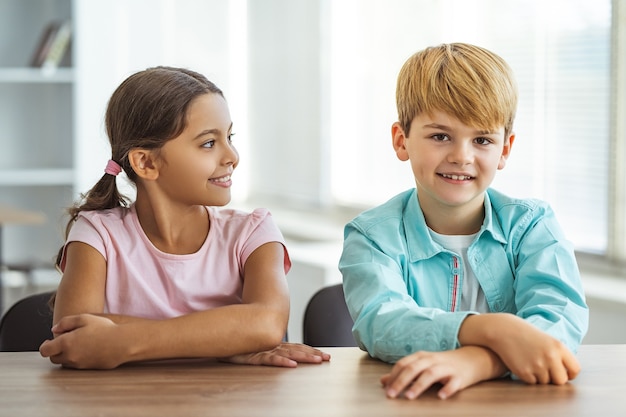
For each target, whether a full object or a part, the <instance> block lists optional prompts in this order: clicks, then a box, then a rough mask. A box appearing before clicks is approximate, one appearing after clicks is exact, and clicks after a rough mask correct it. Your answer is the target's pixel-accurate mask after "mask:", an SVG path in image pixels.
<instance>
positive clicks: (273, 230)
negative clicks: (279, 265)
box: [237, 209, 291, 274]
mask: <svg viewBox="0 0 626 417" xmlns="http://www.w3.org/2000/svg"><path fill="white" fill-rule="evenodd" d="M249 217H250V219H249V221H247V222H246V224H245V226H244V228H243V230H241V231H238V232H237V233H239V234H240V235H245V236H247V237H246V238H245V239H244V241H243V244H242V248H241V258H240V259H241V265H240V269H241V270H242V271H243V266H244V265H245V263H246V260H247V259H248V257H249V256H250V254H252V252H254V251H255V250H256V249H257V248H259V247H260V246H262V245H264V244H265V243H269V242H278V243H280V244H281V245H282V246H283V250H284V261H283V268H284V271H285V274H286V273H288V272H289V270H290V269H291V259H290V257H289V252H288V251H287V246H286V244H285V238H284V237H283V234H282V232H281V231H280V229H279V228H278V226H277V225H276V222H274V219H273V217H272V215H271V213H270V212H269V211H268V210H266V209H255V210H254V211H253V212H252V213H251V214H250V216H249Z"/></svg>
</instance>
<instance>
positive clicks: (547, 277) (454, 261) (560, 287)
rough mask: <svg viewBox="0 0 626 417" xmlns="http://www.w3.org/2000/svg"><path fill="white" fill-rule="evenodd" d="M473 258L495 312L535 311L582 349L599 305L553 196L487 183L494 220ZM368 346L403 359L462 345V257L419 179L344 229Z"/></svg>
mask: <svg viewBox="0 0 626 417" xmlns="http://www.w3.org/2000/svg"><path fill="white" fill-rule="evenodd" d="M467 255H468V256H467V259H468V262H469V267H470V268H471V269H472V271H473V272H474V274H475V275H476V278H477V279H478V282H479V283H480V286H481V287H482V289H483V292H484V294H485V298H486V301H487V304H488V306H489V310H490V312H507V313H513V314H516V315H517V316H519V317H521V318H523V319H525V320H527V321H528V322H530V323H532V324H533V325H535V326H537V327H538V328H539V329H541V330H543V331H545V332H546V333H548V334H550V335H551V336H553V337H554V338H556V339H558V340H560V341H561V342H563V343H564V344H565V345H566V346H567V347H568V348H569V349H570V350H571V351H573V352H576V350H577V348H578V346H579V344H580V342H581V340H582V338H583V336H584V335H585V333H586V332H587V327H588V323H589V310H588V308H587V305H586V303H585V296H584V292H583V288H582V283H581V279H580V273H579V271H578V266H577V264H576V258H575V256H574V250H573V247H572V245H571V244H570V242H568V241H567V240H566V239H565V237H564V235H563V231H562V230H561V227H560V226H559V224H558V222H557V220H556V218H555V216H554V212H553V211H552V209H551V208H550V206H549V205H548V204H547V203H545V202H542V201H539V200H530V199H526V200H519V199H513V198H510V197H507V196H505V195H503V194H501V193H499V192H497V191H495V190H493V189H489V190H487V191H486V192H485V220H484V223H483V225H482V227H481V229H480V231H479V232H478V234H477V235H476V238H475V239H474V241H473V242H472V244H471V245H470V247H469V248H468V252H467ZM339 269H340V271H341V273H342V274H343V285H344V291H345V296H346V302H347V304H348V309H349V310H350V314H351V315H352V318H353V319H354V327H353V334H354V337H355V339H356V340H357V342H358V343H359V346H360V347H361V349H364V350H367V352H368V353H369V354H370V355H372V356H374V357H377V358H379V359H382V360H384V361H387V362H395V361H397V360H398V359H400V358H402V357H404V356H406V355H408V354H410V353H413V352H416V351H419V350H426V351H443V350H450V349H456V348H458V347H459V346H460V345H459V341H458V332H459V328H460V326H461V323H462V322H463V320H464V319H465V317H466V316H467V315H468V314H474V313H476V312H470V311H459V310H458V306H459V305H460V302H461V293H462V289H463V265H462V259H461V258H460V257H459V256H458V255H456V254H455V253H453V252H450V251H447V250H446V249H444V248H443V247H442V246H440V245H439V244H437V243H435V242H434V241H433V240H432V238H431V236H430V234H429V232H428V226H427V225H426V222H425V220H424V214H423V213H422V210H421V208H420V206H419V203H418V200H417V192H416V190H415V189H411V190H408V191H405V192H403V193H401V194H399V195H397V196H395V197H394V198H392V199H391V200H389V201H388V202H386V203H385V204H383V205H381V206H378V207H375V208H373V209H370V210H368V211H365V212H364V213H362V214H360V215H359V216H358V217H356V218H355V219H354V220H352V221H351V222H350V223H348V224H347V225H346V227H345V230H344V245H343V253H342V255H341V259H340V261H339Z"/></svg>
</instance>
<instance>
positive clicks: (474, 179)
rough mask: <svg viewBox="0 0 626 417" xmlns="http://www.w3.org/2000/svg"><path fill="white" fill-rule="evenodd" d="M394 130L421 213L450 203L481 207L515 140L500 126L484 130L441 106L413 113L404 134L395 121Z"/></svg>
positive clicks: (395, 143)
mask: <svg viewBox="0 0 626 417" xmlns="http://www.w3.org/2000/svg"><path fill="white" fill-rule="evenodd" d="M392 135H393V146H394V149H395V150H396V155H397V156H398V158H399V159H400V160H402V161H406V160H410V161H411V168H412V170H413V175H414V176H415V184H416V187H417V190H418V195H419V200H420V205H421V206H422V209H423V210H425V213H426V210H447V209H451V208H454V209H460V210H463V212H462V213H459V214H464V215H471V214H472V213H474V214H475V213H478V211H482V209H483V208H482V207H483V202H484V191H485V190H486V189H487V187H489V185H490V184H491V182H492V181H493V178H494V177H495V174H496V170H498V169H502V168H504V165H505V162H506V160H507V158H508V156H509V153H510V151H511V145H512V143H513V139H514V136H513V135H510V136H509V137H507V138H505V137H504V126H502V127H500V128H499V129H497V130H494V131H484V130H481V129H478V128H475V127H472V126H468V125H466V124H464V123H462V122H461V121H460V120H459V119H457V118H456V117H454V116H451V115H449V114H447V113H444V112H441V111H435V112H434V113H433V114H431V115H428V114H420V115H418V116H416V117H415V118H414V119H413V122H412V123H411V129H410V134H409V136H408V137H407V136H406V135H405V132H404V130H403V129H402V127H401V126H400V124H399V123H395V124H394V125H393V127H392ZM431 212H432V211H431ZM435 212H436V211H435Z"/></svg>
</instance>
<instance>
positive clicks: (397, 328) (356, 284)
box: [339, 222, 473, 363]
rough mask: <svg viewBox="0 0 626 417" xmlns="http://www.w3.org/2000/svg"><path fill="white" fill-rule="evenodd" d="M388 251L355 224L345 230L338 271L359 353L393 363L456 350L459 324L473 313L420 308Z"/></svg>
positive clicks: (400, 255)
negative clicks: (416, 354) (418, 354)
mask: <svg viewBox="0 0 626 417" xmlns="http://www.w3.org/2000/svg"><path fill="white" fill-rule="evenodd" d="M391 252H392V251H391V250H388V253H389V254H388V253H385V251H383V250H382V249H381V245H380V242H376V241H375V240H373V239H372V238H370V237H368V236H367V234H366V233H365V232H364V231H362V230H361V229H360V228H359V227H358V225H357V224H355V223H354V222H352V223H349V224H348V225H347V226H346V228H345V231H344V246H343V253H342V255H341V259H340V261H339V269H340V271H341V273H342V275H343V285H344V292H345V296H346V303H347V305H348V309H349V311H350V314H351V316H352V318H353V320H354V327H353V334H354V337H355V339H356V341H357V342H358V343H359V346H360V347H361V349H363V350H366V351H367V352H368V353H369V354H370V355H371V356H373V357H376V358H379V359H381V360H383V361H386V362H391V363H393V362H396V361H397V360H399V359H401V358H402V357H404V356H406V355H409V354H411V353H413V352H416V351H419V350H426V351H444V350H450V349H455V348H457V347H458V346H459V343H458V337H457V336H458V332H459V328H460V326H461V323H462V322H463V320H464V319H465V317H467V316H468V315H469V314H473V313H472V312H468V311H465V312H447V311H445V310H443V309H438V308H430V307H421V306H419V305H418V304H417V303H416V301H415V300H414V299H413V298H412V297H411V296H410V295H409V292H408V290H407V285H408V284H407V282H408V277H405V275H406V273H405V272H404V269H405V268H403V266H402V262H403V261H402V259H403V258H404V256H403V255H404V254H403V253H402V251H401V250H399V249H398V250H397V253H395V254H393V255H392V254H391Z"/></svg>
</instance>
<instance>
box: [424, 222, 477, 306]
mask: <svg viewBox="0 0 626 417" xmlns="http://www.w3.org/2000/svg"><path fill="white" fill-rule="evenodd" d="M428 231H429V232H430V236H431V237H432V239H433V240H434V241H435V242H437V243H438V244H440V245H441V246H443V248H444V249H446V250H449V251H451V252H454V253H455V254H457V255H458V256H459V257H460V258H461V264H462V265H463V274H462V276H461V281H460V282H459V285H461V288H462V292H461V305H460V306H459V308H458V309H457V311H477V312H479V313H487V312H489V306H488V305H487V301H486V300H485V293H484V292H483V289H482V288H481V287H480V283H479V282H478V279H476V275H474V271H472V269H471V268H470V267H469V262H468V260H467V248H469V246H470V245H471V244H472V242H473V241H474V238H475V237H476V235H477V233H474V234H473V235H442V234H439V233H437V232H435V231H433V230H431V229H430V228H429V229H428Z"/></svg>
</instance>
